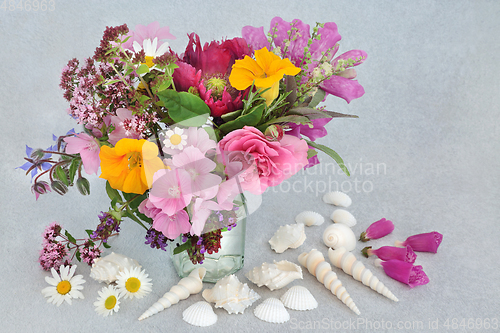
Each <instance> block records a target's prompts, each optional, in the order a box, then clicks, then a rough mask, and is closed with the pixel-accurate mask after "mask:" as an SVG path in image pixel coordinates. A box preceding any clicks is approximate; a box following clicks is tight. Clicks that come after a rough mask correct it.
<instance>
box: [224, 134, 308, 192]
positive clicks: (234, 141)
mask: <svg viewBox="0 0 500 333" xmlns="http://www.w3.org/2000/svg"><path fill="white" fill-rule="evenodd" d="M219 148H220V150H221V153H222V154H225V155H228V153H229V152H235V151H236V152H241V153H242V154H244V153H248V154H251V155H252V156H253V158H254V166H255V167H256V169H257V174H258V176H259V181H260V188H258V189H254V191H253V192H252V193H254V194H262V193H263V192H264V191H265V190H266V188H267V187H269V186H276V185H279V184H280V183H281V182H283V181H284V180H285V179H288V178H290V177H291V176H292V175H294V174H296V173H297V172H298V171H299V170H300V169H302V168H303V167H304V166H305V165H307V164H308V161H307V150H308V146H307V143H306V142H305V141H304V140H301V139H299V138H297V137H294V136H291V135H286V134H285V135H283V138H282V139H281V140H280V141H268V140H267V139H266V137H265V136H264V134H262V132H260V131H259V130H258V129H256V128H255V127H250V126H245V127H243V128H242V129H238V130H235V131H232V132H231V133H229V134H228V135H226V136H225V137H224V138H223V139H222V140H221V141H220V142H219ZM224 159H225V164H226V165H227V163H230V162H231V160H229V159H227V156H225V158H224ZM244 189H245V188H244Z"/></svg>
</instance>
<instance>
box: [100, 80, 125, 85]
mask: <svg viewBox="0 0 500 333" xmlns="http://www.w3.org/2000/svg"><path fill="white" fill-rule="evenodd" d="M120 81H121V79H117V80H109V81H106V82H105V83H104V84H103V85H104V86H109V85H110V84H113V83H116V82H120Z"/></svg>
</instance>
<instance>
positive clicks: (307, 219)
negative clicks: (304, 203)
mask: <svg viewBox="0 0 500 333" xmlns="http://www.w3.org/2000/svg"><path fill="white" fill-rule="evenodd" d="M295 222H297V223H304V224H305V225H306V226H308V227H310V226H313V225H322V224H323V222H325V218H324V217H323V216H321V214H318V213H316V212H312V211H308V210H306V211H303V212H302V213H299V214H298V215H297V216H295Z"/></svg>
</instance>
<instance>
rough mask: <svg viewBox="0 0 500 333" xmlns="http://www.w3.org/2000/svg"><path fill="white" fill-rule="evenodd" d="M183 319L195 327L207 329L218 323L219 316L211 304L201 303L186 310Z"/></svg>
mask: <svg viewBox="0 0 500 333" xmlns="http://www.w3.org/2000/svg"><path fill="white" fill-rule="evenodd" d="M182 319H183V320H184V321H185V322H186V323H188V324H191V325H193V326H200V327H206V326H210V325H213V324H215V323H216V322H217V315H216V314H215V312H214V310H213V309H212V306H211V305H210V304H209V303H207V302H205V301H200V302H196V303H194V304H193V305H191V306H190V307H189V308H187V309H186V310H184V311H183V312H182Z"/></svg>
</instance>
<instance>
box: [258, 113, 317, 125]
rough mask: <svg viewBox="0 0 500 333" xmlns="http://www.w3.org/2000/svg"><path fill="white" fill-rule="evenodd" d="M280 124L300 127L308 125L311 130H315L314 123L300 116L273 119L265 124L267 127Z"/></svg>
mask: <svg viewBox="0 0 500 333" xmlns="http://www.w3.org/2000/svg"><path fill="white" fill-rule="evenodd" d="M279 123H294V124H298V125H308V126H309V128H313V127H314V125H313V123H312V122H311V121H310V120H309V118H307V117H304V116H299V115H287V116H283V117H279V118H275V119H272V120H270V121H268V122H267V123H265V125H271V124H279Z"/></svg>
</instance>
